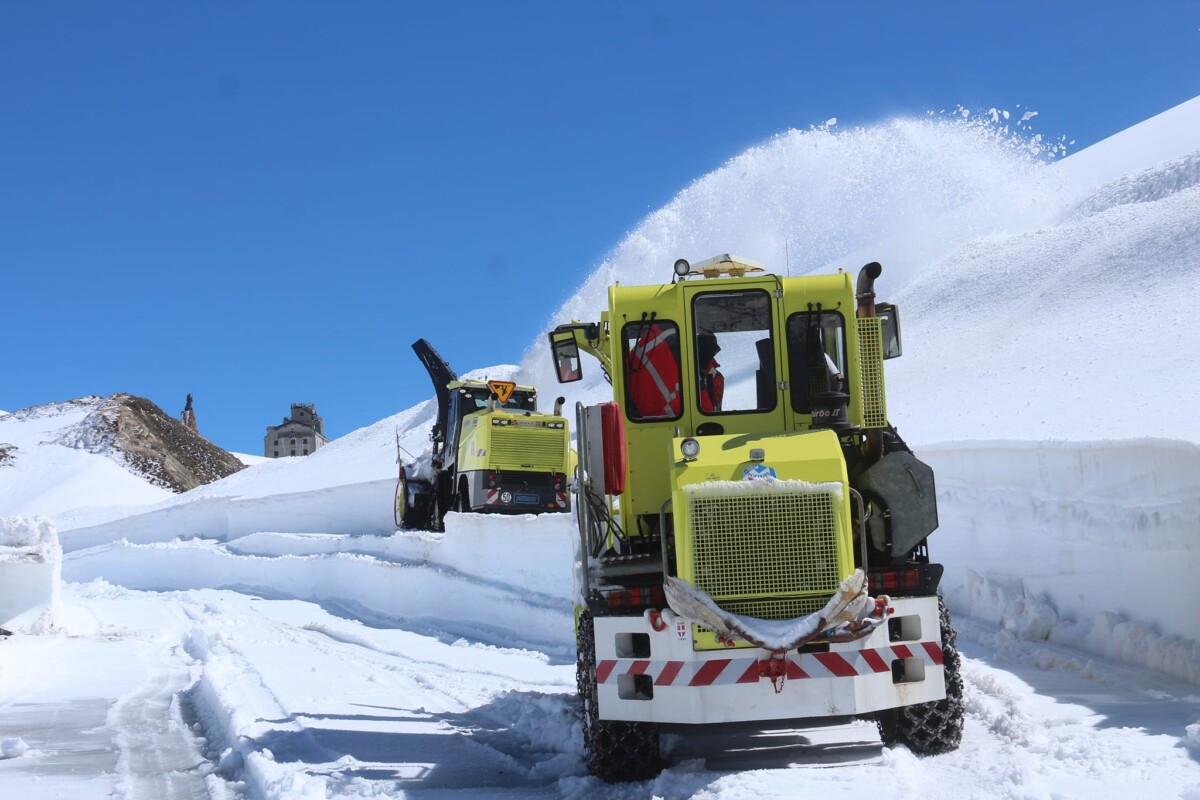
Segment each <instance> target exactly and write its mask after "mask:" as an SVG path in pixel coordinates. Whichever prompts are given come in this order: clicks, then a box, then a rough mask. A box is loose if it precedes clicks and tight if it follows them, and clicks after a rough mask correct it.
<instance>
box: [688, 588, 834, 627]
mask: <svg viewBox="0 0 1200 800" xmlns="http://www.w3.org/2000/svg"><path fill="white" fill-rule="evenodd" d="M828 602H829V594H818V595H813V596H811V597H775V598H764V599H760V600H722V601H721V608H723V609H725V610H726V611H731V612H733V613H734V614H740V615H741V616H744V617H757V618H758V619H796V618H797V617H807V616H808V615H809V614H813V613H816V612H817V611H820V610H821V609H822V608H824V607H825V604H826V603H828ZM696 627H697V628H699V629H700V630H702V631H706V632H709V633H711V631H709V630H708V629H707V628H705V627H703V626H700V625H697V626H696Z"/></svg>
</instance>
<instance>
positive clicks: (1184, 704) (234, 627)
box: [0, 516, 1200, 800]
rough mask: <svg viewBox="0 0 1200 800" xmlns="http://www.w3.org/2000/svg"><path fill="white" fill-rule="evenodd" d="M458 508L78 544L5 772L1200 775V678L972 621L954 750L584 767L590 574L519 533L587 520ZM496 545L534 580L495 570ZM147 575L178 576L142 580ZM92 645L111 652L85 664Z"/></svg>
mask: <svg viewBox="0 0 1200 800" xmlns="http://www.w3.org/2000/svg"><path fill="white" fill-rule="evenodd" d="M449 527H450V530H449V532H448V533H447V535H446V537H445V538H444V539H440V538H437V537H429V536H426V535H416V534H406V533H402V534H397V535H395V536H392V537H386V538H381V537H374V536H370V537H352V536H333V535H328V534H314V535H310V536H304V535H299V534H265V533H264V534H255V535H251V536H247V537H242V538H240V539H234V540H231V541H230V542H227V543H223V544H222V543H217V542H213V541H207V542H198V541H168V542H161V543H147V544H142V545H130V544H126V543H118V544H115V545H112V546H107V547H92V548H86V549H84V550H79V551H75V552H74V553H71V554H70V555H69V557H68V559H67V562H66V563H65V565H64V571H65V574H66V577H67V579H68V580H73V581H75V582H74V583H69V584H67V591H66V592H65V596H64V598H63V602H64V613H63V625H62V630H61V631H59V632H58V633H55V634H52V635H48V636H41V637H13V638H11V639H9V640H7V641H5V642H4V643H3V644H2V645H0V647H3V652H4V654H5V656H6V657H5V659H4V660H3V661H0V665H2V666H0V708H3V709H4V713H3V714H2V715H0V740H11V739H12V738H15V737H20V739H21V741H22V742H23V744H24V746H25V747H27V748H28V750H27V751H26V752H25V753H24V754H23V755H22V756H21V757H19V758H13V759H8V760H2V761H0V788H3V789H4V790H5V791H4V794H5V795H6V796H28V797H41V796H56V797H80V798H84V797H88V798H90V797H96V796H105V795H109V794H111V796H116V797H125V798H131V799H133V800H142V798H191V797H203V796H211V797H216V798H226V797H239V798H240V797H245V798H270V799H272V800H273V799H274V798H308V797H360V796H401V795H403V796H419V797H445V796H455V797H488V798H491V797H514V798H515V797H554V798H559V797H601V798H625V797H649V796H658V797H665V798H684V797H744V796H747V795H751V794H752V795H754V796H756V797H795V796H799V795H814V796H815V795H817V794H820V795H821V796H826V797H851V796H861V794H862V793H864V792H889V793H895V792H897V791H898V792H900V793H905V792H912V793H916V792H918V791H921V792H926V791H928V790H929V789H930V787H936V788H937V791H938V794H939V795H941V796H956V797H995V798H1010V797H1011V798H1018V797H1019V798H1029V797H1090V798H1116V797H1130V796H1135V795H1137V794H1143V795H1144V796H1153V797H1187V798H1196V797H1200V732H1196V730H1195V729H1194V728H1193V730H1192V732H1191V734H1190V735H1189V734H1188V733H1187V730H1188V726H1189V725H1190V724H1191V723H1193V722H1195V721H1196V720H1197V719H1200V690H1197V689H1196V687H1195V686H1193V685H1190V684H1187V683H1183V682H1179V681H1176V680H1175V679H1172V678H1170V677H1168V676H1166V675H1162V674H1159V673H1154V672H1150V671H1147V670H1144V669H1138V668H1135V667H1130V666H1125V665H1121V664H1117V663H1113V662H1108V661H1104V660H1101V659H1097V658H1094V657H1090V656H1089V655H1087V654H1085V653H1083V652H1081V651H1077V650H1072V649H1069V648H1066V647H1061V646H1057V645H1053V644H1048V643H1044V642H1041V643H1030V642H1026V641H1020V640H1018V639H1016V638H1015V637H1014V636H1013V635H1012V634H1011V633H1010V632H1008V631H1006V630H1005V629H1003V628H1000V627H997V626H995V625H992V624H991V623H988V622H983V621H975V620H971V619H967V618H964V619H961V620H959V621H958V627H959V629H960V636H959V646H960V649H961V650H962V652H963V654H964V656H965V658H964V673H965V675H964V677H965V679H966V691H967V695H966V696H967V709H968V718H967V727H966V733H965V736H964V742H963V746H962V748H961V749H960V750H959V751H957V752H955V753H952V754H949V755H945V756H940V757H936V758H916V757H914V756H913V755H912V754H910V753H909V752H908V751H907V750H905V749H903V748H898V749H894V750H892V749H887V748H884V747H883V746H882V745H881V744H880V741H879V737H878V735H877V734H876V733H875V730H874V728H873V726H872V725H870V724H867V723H852V724H850V725H847V726H839V727H834V728H822V729H817V730H806V731H794V730H784V731H758V732H755V731H747V730H738V731H735V732H732V733H731V732H712V731H708V732H705V734H704V735H699V736H670V737H667V742H668V748H669V752H668V759H669V762H668V763H669V767H668V769H667V770H666V771H664V772H663V774H662V775H661V776H660V777H659V778H658V779H657V780H655V781H653V782H651V783H643V784H632V785H625V786H608V785H605V784H602V783H600V782H598V781H597V780H596V779H594V778H591V777H588V776H587V775H586V771H585V769H584V767H583V763H582V753H581V738H580V732H579V709H578V705H577V702H576V700H575V697H574V661H573V656H572V654H571V648H570V644H569V637H570V630H571V616H570V615H571V611H570V604H569V602H567V600H566V596H565V593H566V592H567V591H569V583H567V581H566V580H564V577H563V576H562V575H560V574H550V572H549V571H547V570H545V569H542V570H541V574H539V571H538V570H536V569H534V568H533V567H532V566H531V565H530V563H529V562H528V560H526V563H525V565H524V567H522V566H521V565H520V564H519V563H517V562H518V561H519V559H518V558H514V555H513V554H514V552H516V553H521V552H528V550H522V549H520V548H518V549H517V550H516V551H514V550H513V548H511V547H509V546H501V543H505V542H507V543H509V544H511V543H512V542H513V541H514V539H515V538H516V537H522V536H524V537H525V543H526V544H527V545H528V546H529V547H530V548H535V549H537V550H539V551H541V552H542V553H543V555H548V553H549V555H553V554H554V551H555V548H557V557H548V558H546V559H544V560H541V559H539V561H540V563H543V564H547V563H550V564H553V563H556V562H557V563H563V562H562V561H561V560H560V559H561V557H563V556H565V554H566V552H568V550H569V547H570V538H569V537H570V535H571V526H570V524H569V522H568V521H567V520H566V519H562V518H550V517H541V518H537V519H531V518H517V519H504V520H488V521H487V522H486V523H484V522H482V521H481V518H477V517H472V516H461V517H459V516H455V517H451V518H450V526H449ZM547 551H548V552H547ZM502 552H507V553H508V554H509V555H508V556H507V558H506V560H505V561H503V562H498V561H497V559H498V558H499V557H500V555H499V554H500V553H502ZM498 563H502V564H503V565H505V566H508V565H510V564H511V565H512V566H513V567H514V568H515V569H517V570H518V571H520V570H521V569H524V570H525V573H526V574H525V575H524V576H523V580H522V581H520V582H510V583H503V582H498V581H496V580H495V579H494V578H489V577H488V576H489V575H494V573H495V571H496V567H497V565H498ZM568 563H569V562H568ZM322 574H323V575H326V579H325V580H324V581H322V580H315V579H314V578H315V576H318V575H322ZM138 575H141V576H143V577H142V579H141V581H140V583H146V584H149V583H157V584H159V585H158V586H156V587H153V588H154V589H158V591H155V590H153V589H151V588H149V587H147V588H136V587H137V586H138V585H139V580H138V579H137V576H138ZM102 576H108V578H107V579H105V578H104V577H102ZM118 578H119V580H120V582H121V583H122V584H123V585H120V586H118V585H116V584H115V583H114V582H110V581H113V580H115V579H118ZM171 583H175V584H178V585H176V586H168V585H166V584H171ZM230 587H233V588H230ZM247 587H253V590H252V591H251V590H250V589H249V588H247ZM239 589H240V590H239ZM445 597H452V598H454V599H455V601H456V603H457V604H448V603H445V602H444V601H443V600H440V599H439V598H445ZM301 598H302V599H301ZM473 608H478V609H480V611H479V618H477V619H476V618H472V611H471V609H473ZM463 609H465V610H466V611H465V612H462V610H463ZM460 612H461V613H460ZM80 663H87V664H88V665H89V668H88V669H87V670H83V671H80V670H78V669H72V668H68V667H77V666H78V665H79V664H80ZM31 665H34V666H33V667H32V668H31ZM43 698H44V700H43ZM33 717H36V718H38V719H39V720H40V721H41V724H38V725H31V724H30V720H31V719H32V718H33ZM9 790H12V791H14V792H16V793H15V794H12V795H9ZM47 790H49V792H48V791H47Z"/></svg>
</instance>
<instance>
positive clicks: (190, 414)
mask: <svg viewBox="0 0 1200 800" xmlns="http://www.w3.org/2000/svg"><path fill="white" fill-rule="evenodd" d="M179 421H180V422H182V423H183V424H184V425H186V426H188V427H189V428H191V429H192V430H193V431H195V432H196V433H200V431H199V429H197V428H196V412H195V411H193V410H192V395H191V392H189V393H188V396H187V405H185V406H184V407H183V413H182V414H180V415H179Z"/></svg>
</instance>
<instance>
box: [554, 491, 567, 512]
mask: <svg viewBox="0 0 1200 800" xmlns="http://www.w3.org/2000/svg"><path fill="white" fill-rule="evenodd" d="M554 499H555V502H557V503H558V507H559V508H566V507H567V493H566V492H558V493H557V494H556V495H555V497H554Z"/></svg>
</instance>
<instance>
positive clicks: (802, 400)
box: [787, 311, 849, 414]
mask: <svg viewBox="0 0 1200 800" xmlns="http://www.w3.org/2000/svg"><path fill="white" fill-rule="evenodd" d="M787 358H788V373H789V375H790V384H791V393H792V408H793V409H794V410H795V411H796V412H797V413H800V414H810V413H812V398H813V395H815V394H817V393H818V392H848V391H849V383H848V381H847V380H846V375H847V370H846V320H845V318H844V317H842V315H841V314H840V313H838V312H837V311H811V312H802V313H799V314H793V315H792V316H790V317H789V318H788V322H787Z"/></svg>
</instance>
